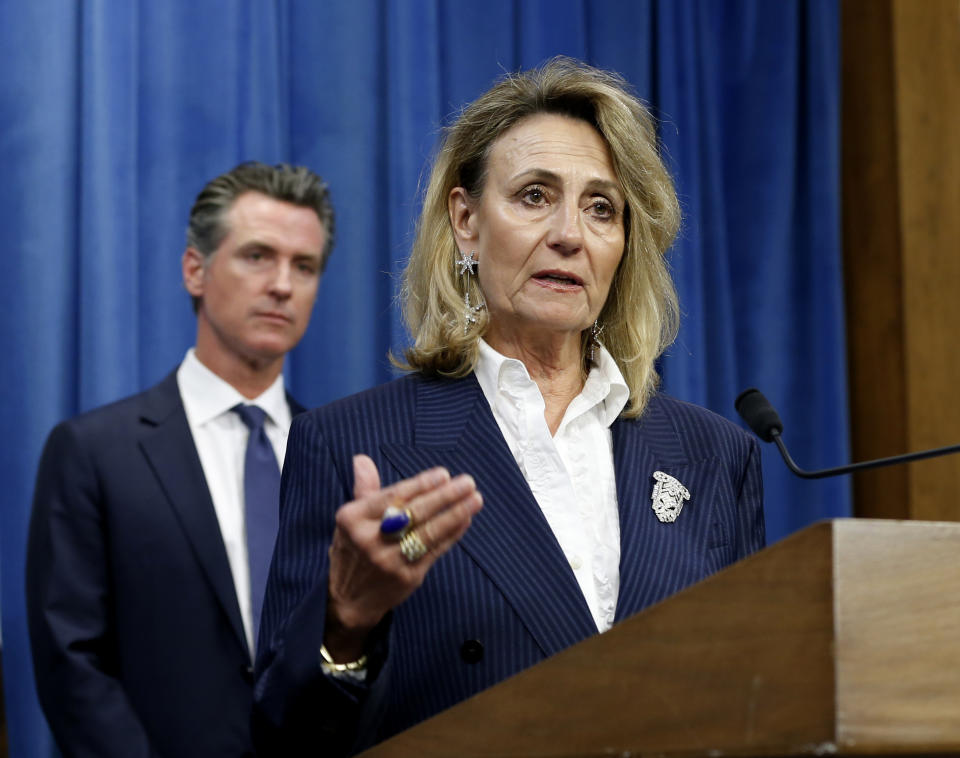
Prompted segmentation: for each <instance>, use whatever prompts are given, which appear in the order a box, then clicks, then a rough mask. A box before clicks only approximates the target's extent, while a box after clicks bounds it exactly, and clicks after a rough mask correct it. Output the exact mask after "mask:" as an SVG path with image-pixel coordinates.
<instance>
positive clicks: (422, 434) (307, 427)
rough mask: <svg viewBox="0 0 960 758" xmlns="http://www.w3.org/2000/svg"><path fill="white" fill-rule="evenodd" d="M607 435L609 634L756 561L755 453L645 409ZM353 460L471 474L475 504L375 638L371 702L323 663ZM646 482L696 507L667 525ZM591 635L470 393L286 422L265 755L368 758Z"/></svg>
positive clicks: (386, 388) (494, 431) (415, 392)
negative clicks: (616, 545) (334, 544)
mask: <svg viewBox="0 0 960 758" xmlns="http://www.w3.org/2000/svg"><path fill="white" fill-rule="evenodd" d="M612 434H613V448H614V464H615V469H616V481H617V499H618V502H619V510H620V532H621V553H620V595H619V599H618V604H617V613H616V619H617V620H618V621H619V620H621V619H623V618H626V617H628V616H630V615H632V614H634V613H636V612H637V611H639V610H641V609H642V608H644V607H646V606H648V605H650V604H651V603H655V602H657V601H658V600H661V599H662V598H665V597H666V596H668V595H670V594H672V593H674V592H676V591H678V590H680V589H682V588H683V587H686V586H687V585H689V584H692V583H694V582H696V581H698V580H700V579H702V578H704V577H706V576H707V575H709V574H711V573H713V572H715V571H717V570H718V569H720V568H723V567H724V566H726V565H728V564H731V563H733V562H734V561H736V560H738V559H740V558H742V557H744V556H746V555H747V554H749V553H751V552H753V551H755V550H757V549H759V548H760V547H762V546H763V543H764V525H763V511H762V485H761V479H760V452H759V448H758V446H757V444H756V442H755V441H754V440H753V438H752V437H749V436H748V435H747V434H746V433H745V432H744V431H743V430H741V429H740V428H739V427H737V426H735V425H734V424H732V423H730V422H729V421H727V420H725V419H723V418H721V417H719V416H717V415H715V414H713V413H711V412H709V411H706V410H704V409H702V408H698V407H696V406H693V405H690V404H687V403H683V402H680V401H678V400H675V399H672V398H669V397H667V396H665V395H656V396H655V397H654V398H653V399H652V400H651V402H650V404H649V406H648V408H647V410H646V411H645V412H644V415H643V416H642V418H640V419H639V420H624V419H619V420H617V421H616V422H615V423H614V424H613V426H612ZM356 453H365V454H367V455H369V456H370V457H371V458H372V459H373V460H374V462H375V463H376V464H377V468H378V469H379V470H380V476H381V481H382V483H383V484H384V485H387V484H391V483H393V482H396V481H398V480H400V479H404V478H406V477H410V476H413V475H414V474H416V473H418V472H419V471H422V470H423V469H426V468H429V467H431V466H438V465H439V466H445V467H446V468H447V469H448V470H449V471H450V473H451V475H454V476H455V475H457V474H459V473H462V472H466V473H469V474H471V475H472V476H473V477H474V479H475V480H476V482H477V489H478V490H479V491H480V492H481V493H483V498H484V507H483V510H482V511H481V512H480V513H479V514H478V515H477V516H476V517H475V518H474V520H473V524H472V525H471V527H470V529H469V530H468V531H467V533H466V535H464V537H463V538H462V540H461V541H460V543H459V544H458V545H457V546H455V547H454V548H453V549H452V550H451V551H450V552H449V553H448V554H447V555H445V556H443V557H442V558H441V559H440V560H439V561H438V562H437V563H436V565H434V567H433V568H432V569H431V570H430V572H429V573H428V574H427V577H426V580H425V582H424V584H423V586H422V587H420V588H419V589H418V590H416V591H415V592H414V593H413V595H412V596H411V597H410V598H409V599H408V600H407V601H406V602H405V603H404V604H403V605H401V606H400V607H398V608H396V609H395V610H394V612H393V614H392V618H390V617H388V620H387V622H386V623H385V624H383V625H382V626H383V630H382V634H381V635H380V636H381V640H380V643H379V649H378V653H379V656H378V657H380V658H381V660H382V662H383V665H382V668H381V669H379V670H376V668H374V669H373V670H371V674H375V677H374V678H373V679H374V680H373V682H372V684H371V685H369V686H368V687H353V686H351V685H346V684H344V683H343V682H340V681H336V680H334V679H332V678H331V679H328V678H327V677H325V676H324V675H323V674H322V673H321V671H320V665H319V654H318V650H319V646H320V642H321V640H322V638H323V628H324V616H325V612H326V587H327V548H328V546H329V544H330V540H331V535H332V532H333V528H334V513H335V511H336V509H337V508H338V507H339V506H340V505H341V504H342V503H344V502H347V501H349V500H352V499H353V496H352V490H353V474H352V457H353V455H354V454H356ZM657 470H661V471H665V472H667V473H669V474H672V475H673V476H675V477H676V478H677V479H679V480H680V481H681V482H682V483H683V484H684V485H685V486H686V487H687V489H688V490H689V491H690V494H691V499H690V501H689V502H687V503H686V504H685V505H684V508H683V511H682V512H681V514H680V516H679V518H678V519H677V520H676V521H675V522H674V523H666V524H665V523H661V522H660V521H658V519H657V518H656V516H655V514H654V513H653V510H652V508H651V501H650V494H651V491H652V488H653V484H654V480H653V477H652V475H653V472H654V471H657ZM596 633H597V628H596V625H595V623H594V621H593V618H592V616H591V615H590V611H589V609H588V607H587V604H586V601H585V600H584V598H583V595H582V593H581V591H580V589H579V586H578V585H577V581H576V579H575V577H574V575H573V572H572V571H571V569H570V567H569V565H568V563H567V561H566V559H565V558H564V555H563V553H562V552H561V550H560V547H559V544H558V543H557V541H556V539H555V538H554V536H553V533H552V532H551V530H550V527H549V526H548V525H547V522H546V519H545V518H544V516H543V514H542V512H541V511H540V508H539V506H538V505H537V503H536V501H535V500H534V497H533V495H532V493H531V491H530V488H529V487H528V485H527V483H526V481H525V480H524V478H523V475H522V474H521V472H520V469H519V468H518V466H517V465H516V462H515V461H514V459H513V456H512V455H511V453H510V450H509V448H508V447H507V443H506V441H505V440H504V439H503V436H502V435H501V433H500V430H499V428H498V427H497V423H496V421H495V420H494V418H493V414H492V413H491V411H490V407H489V405H488V403H487V401H486V399H485V398H484V396H483V392H482V390H481V389H480V385H479V384H478V383H477V381H476V379H475V377H473V376H472V375H471V376H470V377H468V378H466V379H460V380H448V379H427V378H424V377H422V376H420V375H411V376H406V377H404V378H402V379H398V380H396V381H394V382H390V383H388V384H385V385H383V386H380V387H377V388H375V389H372V390H370V391H367V392H364V393H361V394H359V395H355V396H353V397H350V398H346V399H344V400H341V401H338V402H336V403H333V404H331V405H328V406H325V407H324V408H320V409H317V410H314V411H311V412H309V413H306V414H303V415H301V416H299V417H298V418H297V419H295V420H294V423H293V427H292V429H291V433H290V438H289V441H288V446H287V454H286V462H285V465H284V472H283V487H282V492H281V514H280V535H279V538H278V541H277V547H276V552H275V554H274V562H273V567H272V569H271V575H270V581H269V584H268V587H267V598H266V603H265V609H264V621H263V626H262V628H261V632H260V638H261V639H262V640H268V641H269V645H268V646H266V647H265V649H264V651H263V652H262V654H261V656H260V657H259V659H258V662H257V684H256V687H255V694H254V697H255V707H254V719H253V727H254V742H255V745H256V747H257V749H258V755H263V756H272V755H278V756H279V755H283V756H288V755H298V754H301V753H304V754H310V755H316V754H323V755H338V754H345V753H349V752H352V751H355V750H358V749H360V748H364V747H367V746H369V745H371V744H374V743H376V742H379V741H380V740H383V739H385V738H387V737H389V736H390V735H392V734H394V733H396V732H399V731H401V730H403V729H405V728H407V727H409V726H412V725H413V724H415V723H417V722H419V721H421V720H423V719H425V718H427V717H429V716H431V715H433V714H434V713H437V712H438V711H440V710H443V709H444V708H446V707H448V706H450V705H453V704H455V703H457V702H458V701H460V700H463V699H465V698H467V697H469V696H470V695H472V694H474V693H476V692H478V691H479V690H482V689H484V688H486V687H489V686H491V685H493V684H495V683H497V682H499V681H500V680H502V679H504V678H506V677H508V676H510V675H511V674H514V673H516V672H518V671H520V670H521V669H524V668H526V667H528V666H531V665H533V664H535V663H537V662H539V661H542V660H543V659H545V658H547V657H548V656H550V655H553V654H554V653H556V652H558V651H560V650H563V649H564V648H565V647H568V646H569V645H572V644H574V643H576V642H578V641H580V640H582V639H584V638H585V637H587V636H589V635H591V634H596ZM465 643H467V645H465ZM478 643H479V644H478ZM478 658H479V660H478Z"/></svg>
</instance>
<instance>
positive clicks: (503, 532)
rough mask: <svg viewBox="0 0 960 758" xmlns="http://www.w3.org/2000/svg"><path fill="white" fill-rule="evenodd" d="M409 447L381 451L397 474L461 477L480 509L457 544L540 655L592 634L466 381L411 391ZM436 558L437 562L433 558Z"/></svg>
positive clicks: (570, 578) (550, 538) (543, 525)
mask: <svg viewBox="0 0 960 758" xmlns="http://www.w3.org/2000/svg"><path fill="white" fill-rule="evenodd" d="M416 418H417V421H416V437H415V444H414V445H396V444H391V445H384V446H383V447H382V452H383V454H384V455H385V456H386V457H387V458H388V459H389V460H390V461H391V462H392V463H393V464H394V465H395V466H396V468H397V470H398V471H399V473H400V476H401V477H403V478H405V477H409V476H413V475H414V474H416V473H417V472H419V471H422V470H423V469H426V468H430V467H431V466H437V465H442V466H445V467H446V468H447V469H448V470H449V471H450V473H451V475H454V476H456V475H457V474H460V473H468V474H471V475H472V476H473V478H474V479H475V480H476V482H477V489H478V490H479V491H480V492H481V493H482V494H483V502H484V506H483V510H482V511H481V512H480V514H478V515H477V517H476V518H475V519H474V521H473V524H472V525H471V526H470V529H469V530H468V531H467V533H466V534H465V535H464V536H463V538H462V539H461V540H460V543H459V547H460V548H461V549H463V550H465V551H466V552H467V553H468V554H469V555H470V557H471V558H472V559H473V561H474V562H475V563H476V564H477V565H478V566H479V567H480V569H481V570H482V571H483V572H484V573H485V574H486V575H487V576H488V577H489V579H490V580H491V581H493V582H494V583H495V584H496V585H497V587H498V589H499V590H500V592H501V593H502V594H503V595H504V597H505V598H506V599H507V601H508V602H509V603H510V604H511V606H512V607H513V609H514V610H515V611H516V613H517V615H518V616H519V617H520V619H521V620H522V621H523V623H524V625H525V626H526V627H527V629H528V630H529V632H530V634H531V635H532V636H533V638H534V639H535V640H536V642H537V644H538V645H539V646H540V648H541V649H542V650H543V652H544V654H545V655H552V654H553V653H556V652H558V651H560V650H562V649H563V648H565V647H568V646H569V645H571V644H573V643H575V642H578V641H579V640H581V639H583V638H584V637H587V636H588V635H590V634H595V633H596V631H597V627H596V624H595V623H594V621H593V616H592V615H591V614H590V610H589V608H588V607H587V604H586V601H585V600H584V597H583V593H582V592H581V591H580V587H579V585H578V584H577V581H576V578H575V577H574V575H573V571H572V570H571V569H570V566H569V564H568V563H567V560H566V558H565V557H564V555H563V552H562V551H561V549H560V546H559V544H558V543H557V540H556V538H555V537H554V535H553V532H552V531H551V529H550V526H549V525H548V524H547V521H546V519H545V518H544V516H543V513H542V511H541V510H540V507H539V505H537V502H536V500H535V499H534V497H533V494H532V493H531V491H530V487H529V486H528V485H527V483H526V481H525V480H524V478H523V475H522V473H521V472H520V469H519V468H518V466H517V464H516V461H514V459H513V455H512V454H511V452H510V449H509V447H508V446H507V443H506V441H505V440H504V439H503V435H502V434H501V433H500V429H499V427H498V426H497V422H496V420H495V419H494V418H493V414H492V412H491V411H490V407H489V405H488V403H487V401H486V398H484V396H483V391H482V390H481V389H480V385H479V384H478V383H477V381H476V378H475V377H474V376H473V375H471V376H469V377H467V378H466V379H462V380H453V381H451V380H438V381H426V382H423V383H421V384H420V385H419V389H418V394H417V408H416ZM441 560H442V559H441Z"/></svg>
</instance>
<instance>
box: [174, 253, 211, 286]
mask: <svg viewBox="0 0 960 758" xmlns="http://www.w3.org/2000/svg"><path fill="white" fill-rule="evenodd" d="M204 262H205V261H204V256H203V253H201V252H200V251H199V250H197V249H196V248H195V247H188V248H187V249H186V250H184V251H183V258H182V259H181V260H180V266H181V268H182V269H183V287H184V289H186V291H187V292H189V293H190V294H191V295H192V296H193V297H203V270H204Z"/></svg>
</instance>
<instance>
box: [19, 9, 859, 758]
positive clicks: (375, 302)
mask: <svg viewBox="0 0 960 758" xmlns="http://www.w3.org/2000/svg"><path fill="white" fill-rule="evenodd" d="M838 44H839V42H838V9H837V2H836V0H807V1H806V2H801V0H783V1H782V2H779V3H769V2H765V1H764V0H722V1H717V2H712V1H707V0H636V1H634V0H617V1H611V2H607V3H602V4H598V3H593V2H586V1H585V0H528V1H525V0H487V1H485V2H483V3H455V2H452V1H448V0H401V1H399V2H393V1H392V0H349V1H348V0H331V1H330V2H324V3H316V2H313V0H275V1H274V2H262V1H261V0H240V1H234V0H201V1H200V2H197V1H195V0H190V1H189V2H188V1H187V0H170V1H169V2H164V3H153V2H121V1H120V0H83V1H82V2H79V3H63V2H57V1H56V0H34V1H33V2H30V3H4V4H2V6H0V49H3V50H4V51H5V57H6V63H7V66H6V70H5V73H4V75H3V76H2V77H0V114H2V115H3V129H0V159H2V165H3V166H4V167H5V169H6V177H5V178H6V181H5V182H3V183H0V220H2V224H3V228H4V229H5V230H6V232H7V234H6V237H7V241H8V251H7V256H6V267H5V273H6V275H5V276H4V277H0V288H2V289H0V296H2V302H3V303H5V304H6V305H7V307H8V308H9V314H8V317H7V318H6V319H4V320H3V324H2V327H0V329H2V331H0V347H2V349H3V352H4V354H5V356H6V357H5V359H4V361H3V368H2V379H3V386H4V388H5V389H6V395H5V397H4V400H3V403H2V406H0V421H2V428H3V429H4V430H5V431H6V434H5V435H4V437H3V441H2V442H0V446H2V449H0V472H2V475H3V479H4V481H5V483H6V487H5V488H4V494H3V496H2V497H3V500H2V508H3V511H2V520H0V593H2V594H0V607H2V620H3V655H4V674H5V677H6V682H5V688H6V705H7V716H8V721H9V733H10V745H11V754H12V755H15V756H17V757H18V758H21V757H24V758H32V757H33V756H38V757H40V756H49V755H51V754H53V752H54V748H53V746H52V741H51V739H50V736H49V734H48V732H47V730H46V727H45V724H44V722H43V718H42V715H41V713H40V711H39V707H38V705H37V702H36V695H35V692H34V688H33V680H32V670H31V666H30V658H29V646H28V640H27V633H26V623H25V618H24V615H25V612H24V608H23V606H24V598H23V562H24V543H25V535H26V529H27V522H28V518H29V508H30V499H31V496H32V491H33V484H34V482H33V478H34V476H35V472H36V465H37V461H38V458H39V453H40V449H41V447H42V444H43V442H44V440H45V438H46V435H47V433H48V432H49V430H50V428H51V427H52V426H53V425H54V424H55V423H56V422H57V421H59V420H61V419H63V418H66V417H68V416H71V415H74V414H76V413H78V412H82V411H84V410H87V409H89V408H92V407H95V406H97V405H101V404H103V403H106V402H110V401H112V400H115V399H117V398H119V397H122V396H124V395H127V394H130V393H133V392H136V391H138V390H140V389H143V388H145V387H147V386H149V385H150V384H152V383H154V382H156V381H157V380H158V379H160V378H161V377H162V376H164V375H165V374H166V373H168V372H169V371H170V370H171V369H172V368H173V367H174V366H175V365H176V364H177V363H178V361H179V360H180V359H181V358H182V356H183V353H184V352H185V350H186V349H187V347H188V346H189V345H190V344H192V340H193V334H194V328H195V325H194V317H193V314H192V311H191V308H190V301H189V298H188V296H187V295H186V293H185V292H184V291H183V288H182V284H181V277H180V269H179V258H180V255H181V253H182V251H183V247H184V234H185V226H186V220H187V214H188V211H189V208H190V205H191V203H192V200H193V198H194V196H195V195H196V193H197V192H198V191H199V189H200V188H201V187H202V185H203V184H204V183H205V181H206V180H208V179H210V178H212V177H213V176H215V175H216V174H218V173H221V172H223V171H225V170H227V169H229V168H231V167H232V166H234V165H235V164H236V163H238V162H240V161H242V160H248V159H258V160H264V161H268V162H277V161H281V160H282V161H289V162H293V163H302V164H306V165H308V166H310V167H311V168H313V169H314V170H316V171H317V172H319V173H320V174H321V175H322V176H324V177H325V178H326V179H327V180H328V181H329V183H330V185H331V189H332V194H333V200H334V205H335V207H336V211H337V244H336V247H335V249H334V252H333V257H332V258H331V261H330V265H329V267H328V269H327V274H326V276H325V278H324V281H323V282H322V283H321V287H320V294H319V299H318V303H317V306H316V309H315V312H314V316H313V321H312V324H311V327H310V329H309V330H308V333H307V336H306V337H305V339H304V340H303V342H302V343H301V345H300V346H299V347H298V348H297V350H296V351H295V352H294V354H293V355H292V356H291V358H290V360H289V362H288V367H287V374H288V381H289V386H290V388H291V390H292V392H293V393H294V394H295V395H296V396H297V397H298V399H299V400H300V401H301V402H303V403H305V404H307V405H318V404H321V403H324V402H327V401H330V400H333V399H335V398H337V397H341V396H343V395H345V394H348V393H351V392H355V391H358V390H361V389H364V388H366V387H369V386H372V385H374V384H377V383H379V382H382V381H385V380H387V379H389V378H390V377H391V376H392V375H393V373H392V370H391V368H390V366H389V363H388V361H387V359H386V357H385V356H386V353H387V351H388V350H390V349H393V350H394V351H395V352H399V351H402V349H403V347H404V345H405V344H406V339H407V338H406V335H405V332H404V329H403V325H402V321H401V318H400V314H399V311H398V308H397V307H396V303H395V294H396V286H397V273H398V272H399V271H400V269H401V267H402V265H403V261H404V258H405V256H406V255H407V251H408V250H409V246H410V242H411V239H412V235H413V228H414V220H415V218H416V214H417V212H418V210H419V204H420V193H421V191H422V183H423V181H424V180H425V165H426V163H427V161H428V160H429V158H430V156H431V155H432V151H433V149H434V146H435V143H436V139H437V137H438V135H439V133H440V129H441V128H442V126H443V124H445V123H448V122H449V118H450V116H451V114H454V113H455V112H456V111H457V109H458V108H459V107H460V106H462V105H463V104H464V103H466V102H468V101H469V100H471V99H473V98H474V97H476V96H477V95H478V94H479V93H481V92H482V91H483V90H484V89H486V88H487V87H488V86H489V85H490V83H491V82H492V81H493V80H494V79H495V78H496V77H498V76H499V75H501V74H502V73H503V72H505V71H511V70H516V69H517V68H520V67H529V66H533V65H537V64H539V63H541V62H543V61H544V60H546V59H548V58H550V57H552V56H554V55H557V54H566V55H572V56H575V57H580V58H583V59H586V60H587V61H588V62H590V63H594V64H596V65H599V66H602V67H607V68H612V69H614V70H617V71H619V72H621V73H622V74H623V75H624V76H625V78H626V79H627V80H628V81H630V82H631V83H632V84H633V86H634V87H635V88H636V90H637V92H638V93H639V94H640V95H641V96H642V97H644V98H645V99H647V100H648V101H650V103H651V107H652V109H653V111H654V112H655V113H656V114H657V116H658V117H659V118H660V119H661V120H662V123H661V127H660V129H661V133H662V137H663V141H664V146H665V149H666V153H667V159H668V162H669V164H670V166H671V167H672V169H673V171H674V173H675V176H676V180H677V188H678V192H679V194H680V198H681V202H682V205H683V210H684V222H683V229H682V231H681V236H680V238H679V240H678V242H677V244H676V246H675V249H674V251H673V253H672V259H671V261H672V268H673V271H674V274H675V276H676V280H677V285H678V288H679V291H680V296H681V303H682V308H683V313H684V318H683V326H682V330H681V334H680V339H679V340H678V341H677V343H676V344H675V345H674V346H673V347H672V348H671V349H670V350H669V352H668V354H667V355H666V356H665V357H664V359H663V360H662V369H663V377H664V389H665V390H666V391H668V392H670V393H671V394H674V395H676V396H679V397H681V398H684V399H688V400H691V401H693V402H697V403H701V404H704V405H706V406H708V407H710V408H712V409H713V410H715V411H717V412H718V413H721V414H723V415H726V416H728V417H731V418H735V413H734V411H733V399H734V397H735V396H736V394H737V393H738V392H739V391H740V390H741V389H743V388H744V387H747V386H750V385H755V386H758V387H760V388H761V389H763V390H764V391H765V392H766V393H767V395H768V396H769V397H770V398H771V400H773V401H774V403H775V404H776V405H777V406H778V408H779V409H780V411H781V415H782V416H783V419H784V422H785V426H786V431H785V438H786V440H787V442H788V443H789V445H790V447H791V449H792V450H793V452H794V454H795V456H796V458H797V459H798V461H800V462H801V464H803V465H807V466H810V467H814V466H820V465H830V464H834V463H839V462H842V461H846V460H847V459H848V442H847V439H848V433H847V403H846V378H845V377H846V364H845V346H844V337H843V335H844V324H843V302H842V271H841V265H840V250H839V231H840V230H839V223H840V221H839V194H838V193H839V147H838V146H839V97H840V94H839V81H838V79H839V71H838V55H839V50H838ZM764 455H765V459H764V475H765V489H766V502H767V523H768V533H769V536H770V538H771V540H773V539H777V538H779V537H781V536H783V535H785V534H787V533H789V532H791V531H793V530H795V529H797V528H799V527H801V526H803V525H805V524H807V523H809V522H811V521H813V520H815V519H818V518H821V517H827V516H840V515H848V514H849V512H850V494H849V484H848V482H846V481H845V480H838V481H828V482H815V483H808V482H801V481H799V480H793V479H791V478H790V477H789V475H788V474H787V472H786V471H785V469H784V468H783V466H782V464H781V463H780V461H779V460H778V458H777V455H776V452H775V451H774V450H773V449H772V448H766V449H765V450H764Z"/></svg>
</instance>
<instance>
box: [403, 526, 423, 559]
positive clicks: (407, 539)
mask: <svg viewBox="0 0 960 758" xmlns="http://www.w3.org/2000/svg"><path fill="white" fill-rule="evenodd" d="M400 552H401V553H402V554H403V557H404V558H406V559H407V563H416V562H417V561H419V560H420V559H421V558H423V556H425V555H426V554H427V546H426V545H425V544H424V542H423V540H422V539H421V538H420V535H419V534H418V533H417V530H416V529H411V530H409V531H408V532H407V533H406V534H404V535H403V537H401V538H400Z"/></svg>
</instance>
